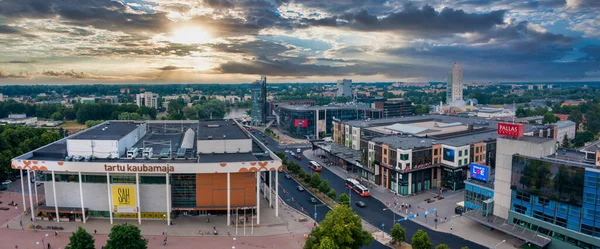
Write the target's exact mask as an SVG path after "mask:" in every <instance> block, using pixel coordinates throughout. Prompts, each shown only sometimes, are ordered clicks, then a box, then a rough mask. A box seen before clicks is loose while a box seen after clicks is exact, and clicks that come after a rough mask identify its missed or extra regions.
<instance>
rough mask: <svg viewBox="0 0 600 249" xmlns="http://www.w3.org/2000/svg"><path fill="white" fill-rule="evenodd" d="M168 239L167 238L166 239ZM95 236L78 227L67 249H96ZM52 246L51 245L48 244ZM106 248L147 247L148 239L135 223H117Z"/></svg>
mask: <svg viewBox="0 0 600 249" xmlns="http://www.w3.org/2000/svg"><path fill="white" fill-rule="evenodd" d="M165 240H166V239H165ZM95 242H96V241H95V239H94V237H92V235H91V234H90V233H88V232H87V231H86V230H85V229H84V228H83V227H79V228H77V231H75V232H73V234H71V237H69V244H68V245H67V246H66V247H65V249H95V248H96V247H95V246H94V243H95ZM48 248H50V246H48ZM102 248H104V249H123V248H127V249H146V248H148V240H147V239H145V238H144V237H143V236H142V234H141V232H140V229H139V228H138V227H136V226H134V225H128V224H121V225H115V226H113V227H112V228H111V229H110V233H109V234H108V241H106V245H105V246H104V247H102Z"/></svg>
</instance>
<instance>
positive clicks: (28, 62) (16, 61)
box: [4, 60, 37, 64]
mask: <svg viewBox="0 0 600 249" xmlns="http://www.w3.org/2000/svg"><path fill="white" fill-rule="evenodd" d="M4 63H9V64H33V63H37V61H34V60H28V61H22V60H12V61H5V62H4Z"/></svg>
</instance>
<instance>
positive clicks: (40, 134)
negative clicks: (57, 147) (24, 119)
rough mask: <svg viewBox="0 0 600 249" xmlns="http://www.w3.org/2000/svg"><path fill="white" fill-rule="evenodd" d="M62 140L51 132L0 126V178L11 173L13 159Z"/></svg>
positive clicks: (22, 127)
mask: <svg viewBox="0 0 600 249" xmlns="http://www.w3.org/2000/svg"><path fill="white" fill-rule="evenodd" d="M59 139H61V136H60V135H59V134H58V133H56V132H54V131H51V130H46V129H36V128H30V127H25V126H0V177H6V176H7V173H8V172H10V171H11V168H10V165H11V159H13V158H15V157H17V156H20V155H23V154H25V153H27V152H29V151H31V150H33V149H37V148H39V147H42V146H44V145H46V144H49V143H52V142H54V141H56V140H59Z"/></svg>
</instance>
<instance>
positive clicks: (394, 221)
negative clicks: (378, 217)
mask: <svg viewBox="0 0 600 249" xmlns="http://www.w3.org/2000/svg"><path fill="white" fill-rule="evenodd" d="M386 210H390V211H392V213H393V214H394V220H392V225H394V224H395V223H396V212H394V210H392V209H390V208H384V209H383V211H386Z"/></svg>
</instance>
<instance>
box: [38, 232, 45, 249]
mask: <svg viewBox="0 0 600 249" xmlns="http://www.w3.org/2000/svg"><path fill="white" fill-rule="evenodd" d="M46 237H48V234H46V235H44V236H42V249H44V238H46ZM35 244H36V245H39V244H40V242H39V241H38V242H35Z"/></svg>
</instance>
